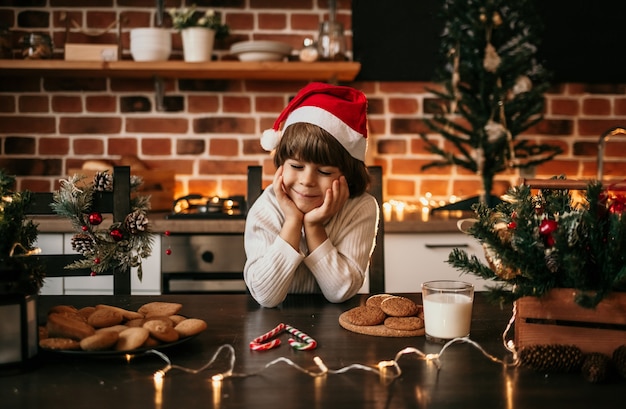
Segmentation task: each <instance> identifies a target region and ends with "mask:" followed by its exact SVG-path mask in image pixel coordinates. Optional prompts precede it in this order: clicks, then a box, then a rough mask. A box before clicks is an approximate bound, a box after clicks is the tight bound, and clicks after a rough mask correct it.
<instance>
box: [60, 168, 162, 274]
mask: <svg viewBox="0 0 626 409" xmlns="http://www.w3.org/2000/svg"><path fill="white" fill-rule="evenodd" d="M84 179H85V176H83V175H74V176H72V177H70V178H69V179H66V180H62V181H61V185H60V189H59V190H58V191H57V192H55V194H54V203H53V205H52V208H53V210H54V211H55V213H57V214H58V215H59V216H62V217H66V218H68V219H69V220H70V221H71V223H72V226H73V227H74V229H75V230H76V232H77V233H76V234H75V235H74V237H73V238H72V246H73V247H74V249H75V250H77V251H78V252H80V253H81V254H82V255H83V256H84V259H82V260H78V261H76V262H74V263H72V264H70V265H68V266H66V268H68V269H84V268H87V269H90V271H91V272H92V275H96V274H99V273H102V272H104V271H109V270H112V269H116V268H118V269H126V268H131V267H137V276H138V278H139V280H141V279H142V278H143V269H142V260H143V259H145V258H147V257H149V256H150V255H151V254H152V245H153V242H154V234H153V233H151V231H150V228H149V220H148V216H147V213H148V210H149V209H150V197H149V196H140V195H133V196H132V197H131V211H130V213H129V214H128V215H127V216H126V218H125V220H124V221H123V222H115V223H111V224H109V225H108V226H105V227H103V226H102V225H101V224H100V222H97V223H91V222H90V219H89V217H90V215H93V211H92V207H93V198H94V194H95V192H96V191H102V190H112V185H113V183H115V181H114V180H112V179H113V178H112V176H111V175H110V174H109V173H108V172H107V171H104V172H97V173H96V174H95V176H94V178H93V181H92V183H89V184H86V183H85V182H84ZM141 183H142V181H141V179H140V178H138V177H135V176H131V192H133V191H136V190H137V188H138V187H139V186H140V184H141ZM95 216H96V218H98V215H95ZM98 221H99V220H98ZM105 224H106V223H105Z"/></svg>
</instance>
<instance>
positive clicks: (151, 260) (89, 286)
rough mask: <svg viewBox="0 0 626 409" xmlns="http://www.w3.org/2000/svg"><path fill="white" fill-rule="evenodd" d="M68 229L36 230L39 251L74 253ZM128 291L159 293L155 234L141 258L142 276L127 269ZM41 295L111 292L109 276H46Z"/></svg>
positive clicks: (159, 264)
mask: <svg viewBox="0 0 626 409" xmlns="http://www.w3.org/2000/svg"><path fill="white" fill-rule="evenodd" d="M72 236H73V234H70V233H45V234H42V233H40V234H39V236H38V237H37V243H36V246H37V247H39V248H40V249H41V251H42V254H68V253H74V251H73V250H72V245H71V238H72ZM131 274H132V276H131V292H132V294H144V295H154V294H161V238H160V237H155V240H154V243H153V247H152V255H151V256H150V257H148V258H147V259H145V260H144V261H143V279H142V280H141V281H139V278H137V269H136V268H133V269H132V270H131ZM41 294H42V295H61V294H65V295H78V294H113V276H104V275H103V276H95V277H91V276H87V277H49V278H46V279H45V281H44V286H43V287H42V289H41Z"/></svg>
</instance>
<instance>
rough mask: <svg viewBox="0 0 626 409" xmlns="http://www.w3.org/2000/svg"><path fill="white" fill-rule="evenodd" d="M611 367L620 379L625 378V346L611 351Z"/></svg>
mask: <svg viewBox="0 0 626 409" xmlns="http://www.w3.org/2000/svg"><path fill="white" fill-rule="evenodd" d="M613 365H615V369H616V370H617V373H618V374H620V376H621V377H622V378H626V345H621V346H619V347H617V348H616V349H615V351H613Z"/></svg>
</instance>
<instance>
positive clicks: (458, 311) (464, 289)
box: [422, 280, 474, 343]
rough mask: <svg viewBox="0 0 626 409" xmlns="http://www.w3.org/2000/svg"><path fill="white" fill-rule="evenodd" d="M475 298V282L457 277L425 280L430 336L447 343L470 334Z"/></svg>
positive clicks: (425, 305) (425, 323)
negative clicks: (460, 279) (467, 281)
mask: <svg viewBox="0 0 626 409" xmlns="http://www.w3.org/2000/svg"><path fill="white" fill-rule="evenodd" d="M473 302H474V286H473V285H472V284H470V283H466V282H463V281H453V280H439V281H427V282H425V283H423V284H422V303H423V305H424V326H425V332H426V340H428V341H432V342H439V343H443V342H447V341H449V340H451V339H454V338H461V337H467V336H469V333H470V324H471V322H472V304H473Z"/></svg>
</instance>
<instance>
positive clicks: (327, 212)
mask: <svg viewBox="0 0 626 409" xmlns="http://www.w3.org/2000/svg"><path fill="white" fill-rule="evenodd" d="M349 197H350V190H349V188H348V182H347V181H346V178H345V176H340V177H339V179H337V180H334V181H333V184H332V187H331V188H330V189H328V190H327V191H326V195H325V197H324V203H323V204H322V205H321V206H320V207H317V208H315V209H313V210H311V211H310V212H308V213H306V214H305V215H304V222H305V223H306V224H316V223H319V224H323V223H326V222H327V221H328V220H329V219H330V218H331V217H333V216H334V215H335V214H337V213H338V212H339V210H341V208H342V207H343V206H344V205H345V204H346V201H348V198H349Z"/></svg>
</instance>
